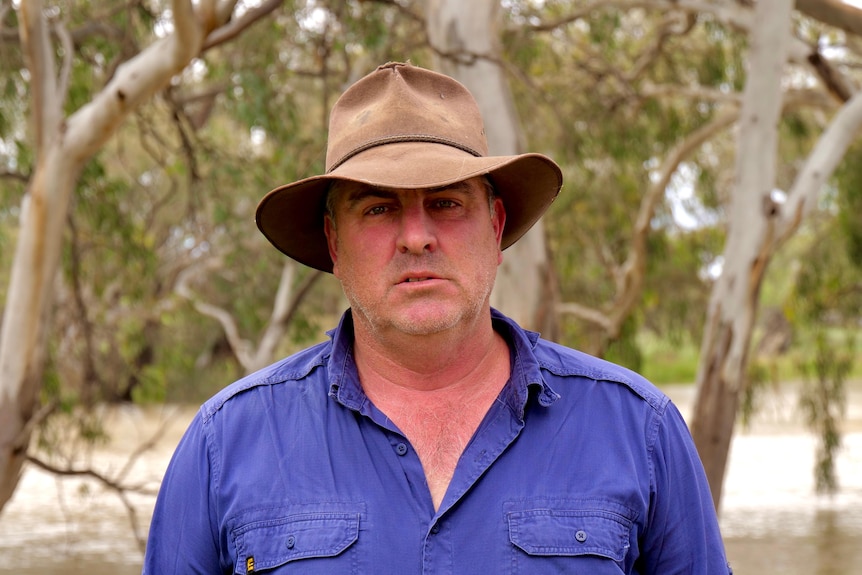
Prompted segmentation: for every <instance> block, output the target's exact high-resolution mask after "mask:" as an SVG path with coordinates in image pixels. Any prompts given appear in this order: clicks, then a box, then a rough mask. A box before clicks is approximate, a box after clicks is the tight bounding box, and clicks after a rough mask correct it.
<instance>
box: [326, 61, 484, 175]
mask: <svg viewBox="0 0 862 575" xmlns="http://www.w3.org/2000/svg"><path fill="white" fill-rule="evenodd" d="M399 142H430V143H437V144H444V145H448V146H452V147H455V148H458V149H460V150H463V151H465V152H468V153H470V154H472V155H473V156H487V155H488V142H487V139H486V138H485V129H484V126H483V124H482V115H481V113H480V111H479V106H478V104H477V103H476V100H475V99H474V98H473V96H472V94H470V92H469V91H468V90H467V89H466V88H465V87H464V86H463V85H461V84H460V83H459V82H457V81H456V80H453V79H452V78H450V77H448V76H444V75H443V74H438V73H436V72H432V71H430V70H425V69H423V68H418V67H416V66H413V65H411V64H403V63H397V62H390V63H388V64H384V65H382V66H380V67H378V68H377V70H375V71H374V72H372V73H371V74H369V75H368V76H366V77H364V78H362V79H361V80H358V81H357V82H356V83H355V84H353V85H352V86H351V87H350V88H348V89H347V91H345V92H344V94H343V95H342V96H341V97H340V98H339V99H338V101H336V103H335V105H334V106H333V108H332V112H331V114H330V120H329V141H328V145H327V150H326V172H327V173H329V172H331V171H332V170H334V169H335V168H337V167H338V166H340V165H341V164H343V163H344V162H345V161H347V160H348V159H350V158H351V157H353V156H355V155H357V154H359V153H360V152H363V151H365V150H367V149H369V148H374V147H376V146H381V145H385V144H392V143H399Z"/></svg>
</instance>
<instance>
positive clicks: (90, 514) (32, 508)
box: [0, 386, 862, 575]
mask: <svg viewBox="0 0 862 575" xmlns="http://www.w3.org/2000/svg"><path fill="white" fill-rule="evenodd" d="M665 390H666V391H667V392H668V394H669V395H671V397H672V398H673V399H674V401H675V402H676V403H677V405H679V406H680V409H681V410H682V412H683V414H684V415H686V416H688V414H689V412H690V407H691V402H692V400H693V389H692V388H691V387H690V386H670V387H667V388H665ZM848 399H849V401H848V412H847V420H846V423H845V426H844V445H843V448H842V450H841V451H840V454H839V457H838V476H839V480H840V483H841V490H840V492H839V493H838V494H836V495H834V496H832V497H824V496H818V495H816V494H815V492H814V491H815V490H814V479H813V475H812V471H811V470H812V466H813V462H814V450H815V439H814V438H813V437H812V436H811V435H810V434H809V433H808V432H807V431H806V430H805V429H804V428H803V427H802V426H801V424H800V423H799V416H798V414H797V413H796V412H795V405H796V399H795V396H794V393H793V389H792V388H789V389H787V390H785V391H784V393H782V394H780V395H776V396H774V397H771V398H770V399H769V400H767V402H766V404H765V406H764V408H763V409H762V410H761V412H760V413H759V415H758V417H757V418H756V420H755V422H754V424H753V426H752V427H751V428H750V429H748V430H740V431H739V432H738V433H737V434H736V436H735V438H734V442H733V446H732V450H731V456H730V463H729V468H728V475H727V479H726V482H725V487H724V500H723V502H722V508H721V526H722V533H723V535H724V538H725V543H726V546H727V551H728V557H729V559H730V561H731V564H732V566H733V568H734V573H735V575H761V574H763V575H770V574H773V573H774V574H782V575H797V574H798V575H802V574H805V575H856V574H862V386H854V388H853V389H852V391H851V393H850V394H849V398H848ZM193 413H194V409H189V408H149V409H141V408H137V407H132V408H120V409H114V410H111V411H110V412H109V413H108V414H107V416H106V417H107V421H108V422H109V426H110V430H111V434H112V438H113V439H112V442H111V443H110V444H108V445H106V446H104V447H102V448H100V449H98V450H97V451H96V452H94V453H93V454H92V461H93V464H94V465H95V466H96V467H98V468H99V469H101V470H103V471H105V472H106V473H107V474H112V473H116V472H117V471H118V470H119V469H121V468H122V467H123V466H124V464H125V463H126V458H127V453H128V451H129V449H130V447H129V446H134V445H137V444H139V443H141V442H142V441H144V440H146V439H148V438H150V437H151V436H152V434H153V433H154V432H155V430H156V429H158V428H159V427H160V426H161V425H163V424H164V423H165V422H168V426H167V429H166V433H165V435H164V436H163V438H162V439H161V440H160V441H159V442H158V443H157V444H156V446H155V447H154V448H153V449H151V450H149V451H147V452H146V453H145V454H144V455H143V456H142V457H140V458H139V459H138V460H137V462H136V463H135V465H134V467H133V468H132V470H131V473H130V475H129V481H131V482H135V483H140V484H144V485H147V486H150V487H153V488H155V487H156V486H157V485H158V480H159V477H160V476H161V474H162V473H163V471H164V468H165V466H166V465H167V461H168V459H169V458H170V455H171V453H172V451H173V449H174V447H175V445H176V443H177V441H178V440H179V437H180V435H181V434H182V432H183V430H184V429H185V426H186V425H187V423H188V421H189V420H190V419H191V417H192V415H193ZM129 499H130V503H131V505H132V506H133V508H134V510H135V513H136V515H137V519H138V521H137V524H138V525H139V528H140V529H141V530H142V532H144V533H146V527H147V523H148V519H149V516H150V514H151V512H152V505H153V498H152V497H148V496H139V495H133V496H130V498H129ZM141 558H142V553H141V550H140V548H139V546H138V544H137V542H136V539H135V536H134V532H133V530H132V527H131V521H130V518H129V514H128V512H127V510H126V507H125V506H124V505H123V504H122V503H121V502H120V500H119V498H118V497H116V495H114V494H112V493H110V492H107V491H105V490H104V489H103V488H102V487H100V486H99V485H98V484H96V483H94V482H93V481H91V480H86V479H80V478H72V479H69V478H66V479H58V478H56V477H54V476H52V475H49V474H47V473H45V472H42V471H40V470H38V469H35V468H33V467H28V468H27V469H26V470H25V472H24V475H23V477H22V479H21V483H20V485H19V488H18V489H17V491H16V492H15V495H14V497H13V498H12V500H11V501H10V502H9V503H8V504H7V505H6V508H5V509H4V510H3V512H2V514H0V574H6V573H9V574H12V573H15V574H16V575H35V574H39V575H61V574H62V575H84V574H86V575H107V574H109V573H110V574H112V575H131V574H137V573H140V569H141Z"/></svg>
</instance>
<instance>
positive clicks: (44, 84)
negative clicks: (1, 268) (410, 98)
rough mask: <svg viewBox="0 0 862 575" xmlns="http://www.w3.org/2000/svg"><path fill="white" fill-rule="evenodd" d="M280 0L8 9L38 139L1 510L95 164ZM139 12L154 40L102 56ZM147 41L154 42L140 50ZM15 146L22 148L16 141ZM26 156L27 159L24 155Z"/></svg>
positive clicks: (28, 174) (12, 287)
mask: <svg viewBox="0 0 862 575" xmlns="http://www.w3.org/2000/svg"><path fill="white" fill-rule="evenodd" d="M278 4H280V2H279V3H276V2H269V3H263V4H259V5H258V6H257V8H255V9H251V10H247V11H245V12H244V13H243V14H240V13H235V9H236V7H237V6H236V5H237V3H236V2H216V1H214V0H212V1H205V2H199V3H197V5H193V4H192V3H191V2H188V1H183V0H176V1H174V2H171V3H170V4H169V5H168V6H165V11H164V12H161V13H153V12H150V10H149V9H148V7H147V5H146V4H144V3H140V2H133V3H130V4H128V5H126V6H122V7H119V8H118V7H116V6H115V7H114V8H113V9H107V10H99V9H98V8H96V7H93V6H89V5H88V6H84V5H80V6H77V7H76V9H77V10H76V11H73V13H67V12H65V11H64V6H62V5H50V6H45V4H44V3H43V2H41V1H40V0H23V1H22V2H20V4H19V5H18V7H17V8H16V9H14V10H10V5H9V4H4V5H3V9H2V17H3V18H2V21H0V22H2V24H3V34H4V36H6V35H7V32H8V30H9V29H10V28H12V29H14V28H17V31H18V37H19V38H20V53H19V54H18V55H17V56H16V57H15V58H14V59H12V60H11V62H10V61H9V60H7V61H6V62H10V63H11V64H12V66H14V65H15V64H17V65H18V68H17V71H18V73H19V78H15V79H10V80H8V81H7V86H9V85H11V86H12V89H13V90H22V91H23V92H25V93H28V94H29V103H28V105H27V106H26V111H27V116H28V117H29V119H30V122H29V126H27V127H26V128H27V129H28V136H29V137H28V138H24V137H17V138H15V140H17V142H18V143H19V144H22V145H23V142H25V141H28V140H29V143H31V145H32V147H31V150H32V152H31V153H30V159H31V164H30V165H28V166H20V169H21V171H20V172H19V173H20V174H24V175H22V178H26V180H27V184H26V187H25V193H24V195H23V196H22V198H21V205H20V208H19V217H20V221H19V225H18V228H17V230H16V236H17V237H16V239H15V244H16V247H15V251H14V258H13V260H12V262H11V271H10V277H9V283H8V288H7V290H6V294H5V295H6V304H5V309H4V314H3V324H2V332H0V374H2V376H0V418H2V420H3V422H4V424H3V426H2V429H0V505H2V504H4V503H5V502H6V501H7V500H8V499H9V497H10V496H11V494H12V491H13V490H14V488H15V486H16V484H17V482H18V478H19V474H20V469H21V466H22V464H23V462H24V461H25V458H26V453H27V449H28V443H29V438H30V435H31V432H32V429H33V424H34V421H35V419H34V418H36V417H37V416H38V413H39V410H38V409H37V405H38V401H37V398H38V394H39V391H40V389H41V385H42V376H43V373H44V365H45V357H46V353H47V342H48V335H49V325H50V319H51V309H52V304H53V300H54V298H53V295H54V286H55V281H56V279H57V272H58V270H59V267H60V261H61V252H62V247H63V241H62V240H63V237H64V231H65V229H66V225H65V224H66V222H67V219H68V216H69V207H70V205H71V203H72V200H73V196H74V192H75V188H76V184H77V183H78V182H79V180H80V179H81V177H82V176H83V174H84V172H85V170H86V168H87V163H88V161H89V160H90V159H91V158H92V157H93V156H94V155H95V154H97V152H98V151H99V149H100V148H101V147H102V146H103V145H104V144H105V143H106V142H107V141H108V139H109V138H110V137H111V135H112V134H114V133H115V132H116V130H117V128H118V127H119V126H120V125H121V122H122V120H123V119H125V118H127V117H128V116H129V115H130V114H131V112H132V111H134V110H135V109H137V108H138V107H140V106H141V105H142V104H143V103H145V102H147V101H148V100H149V99H150V98H152V97H153V95H155V94H156V93H158V92H159V91H160V90H162V89H163V88H165V87H166V86H169V85H170V83H171V81H172V79H173V78H174V77H176V76H177V75H178V74H180V73H181V72H182V71H183V69H184V68H185V67H186V66H187V65H188V64H189V63H190V62H191V61H192V60H193V59H194V58H195V57H197V56H198V55H199V54H201V53H202V52H204V51H206V50H207V49H210V48H212V47H213V46H216V45H218V44H221V43H223V42H225V41H227V40H230V39H231V38H233V37H235V36H236V35H237V34H239V33H241V32H242V31H243V30H244V29H246V28H247V27H248V26H249V25H250V24H251V23H253V22H254V21H256V20H257V19H259V18H260V17H262V16H263V15H266V14H268V13H269V12H271V11H272V10H273V9H274V8H276V7H277V5H278ZM83 8H87V9H88V10H87V11H88V12H90V14H92V15H93V16H94V19H93V20H91V21H88V22H87V24H89V26H87V27H81V28H78V29H71V28H70V27H69V26H68V23H69V22H74V19H75V18H76V17H77V16H78V14H79V12H78V10H80V11H81V12H83V11H84V10H83ZM90 10H92V12H91V11H90ZM97 16H98V17H97ZM136 16H142V17H143V18H144V19H145V20H149V24H150V26H149V29H150V35H149V37H144V38H138V37H132V38H128V37H126V38H122V37H121V38H120V40H121V42H119V43H118V44H117V45H115V46H114V49H113V50H111V51H110V53H103V52H101V51H100V50H99V44H100V42H101V41H103V40H104V39H105V38H110V37H111V35H112V34H118V33H122V31H123V28H118V27H115V26H112V25H111V24H112V22H110V20H111V19H112V18H113V19H121V20H125V19H127V18H129V19H132V18H135V17H136ZM103 18H104V19H103ZM137 41H142V42H143V43H144V44H145V46H146V47H144V48H138V46H137V45H136V42H137ZM4 49H8V47H6V48H4ZM87 57H91V58H93V60H92V61H90V60H87V59H86V58H87ZM90 64H92V67H91V70H92V72H93V73H94V74H97V75H99V76H101V78H102V80H103V86H102V87H101V88H100V89H97V90H96V91H94V92H93V93H92V94H89V95H84V94H82V93H80V92H78V91H76V90H75V88H78V87H79V85H78V84H76V83H74V80H75V76H76V74H78V73H80V68H81V67H82V66H83V67H86V66H88V65H90ZM12 66H10V68H12ZM12 69H13V70H14V68H12ZM7 122H8V119H7ZM10 127H11V128H12V129H17V130H22V131H23V130H24V129H25V127H24V126H18V125H14V126H10ZM13 141H14V140H13ZM4 144H5V145H6V146H9V145H13V144H12V142H9V141H8V140H6V139H5V138H4ZM22 160H24V161H26V160H27V158H22V157H20V156H19V157H17V158H16V161H19V162H20V161H22ZM7 168H8V163H7Z"/></svg>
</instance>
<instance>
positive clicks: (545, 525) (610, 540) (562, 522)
mask: <svg viewBox="0 0 862 575" xmlns="http://www.w3.org/2000/svg"><path fill="white" fill-rule="evenodd" d="M508 520H509V539H510V540H511V542H512V544H514V545H516V546H518V547H519V548H520V549H521V550H523V551H524V552H526V553H528V554H530V555H599V556H602V557H608V558H610V559H613V560H614V561H622V560H623V558H624V557H625V554H626V550H627V549H628V548H629V531H630V529H631V525H632V522H631V520H630V519H628V518H627V517H624V516H622V515H620V514H618V513H613V512H610V511H604V510H601V509H578V510H566V509H530V510H525V511H512V512H510V513H508Z"/></svg>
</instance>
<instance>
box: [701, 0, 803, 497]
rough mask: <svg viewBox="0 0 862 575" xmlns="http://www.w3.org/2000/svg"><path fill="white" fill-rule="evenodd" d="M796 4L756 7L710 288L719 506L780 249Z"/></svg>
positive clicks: (710, 429)
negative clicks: (780, 148)
mask: <svg viewBox="0 0 862 575" xmlns="http://www.w3.org/2000/svg"><path fill="white" fill-rule="evenodd" d="M792 8H793V7H792V4H791V3H789V2H775V3H767V2H758V3H757V5H756V6H755V15H754V25H753V27H752V30H751V36H750V37H751V44H750V48H749V58H748V62H749V67H748V72H747V80H746V85H745V91H744V94H743V102H742V110H741V113H740V124H739V134H738V140H737V142H738V143H737V151H736V181H735V186H734V189H733V190H732V191H731V196H730V200H729V205H728V230H727V239H726V241H725V248H724V267H723V270H722V273H721V276H720V277H719V278H718V279H717V280H716V283H715V285H714V286H713V290H712V295H711V297H710V302H709V308H708V311H707V321H706V327H705V331H704V336H703V341H702V344H701V357H700V366H699V368H698V375H697V385H698V393H697V398H696V401H695V408H694V415H693V421H692V434H693V435H694V439H695V443H696V444H697V447H698V451H699V453H700V457H701V459H702V461H703V464H704V468H705V470H706V474H707V478H708V479H709V483H710V487H711V488H712V495H713V501H714V503H715V504H716V508H717V507H718V504H719V502H720V500H721V489H722V483H723V481H724V475H725V469H726V467H727V458H728V455H729V450H730V442H731V438H732V436H733V427H734V423H735V421H736V411H737V406H738V403H739V394H740V391H741V390H742V387H743V385H744V382H745V373H746V369H747V365H748V349H749V346H750V343H751V333H752V329H753V326H754V320H755V315H756V312H757V303H758V297H759V293H760V286H761V283H762V280H763V276H764V272H765V270H766V266H767V264H768V263H769V260H770V258H771V256H772V254H773V253H774V250H775V248H776V244H775V239H776V236H775V232H776V222H777V221H778V219H779V218H778V216H779V215H780V211H778V210H776V209H775V206H776V204H775V201H774V200H773V197H772V191H773V188H774V186H775V173H776V161H777V156H776V153H777V142H778V123H779V120H780V116H781V108H782V85H781V79H782V73H783V70H784V65H785V62H786V60H787V48H788V45H789V42H790V33H791V29H792V21H791V12H792Z"/></svg>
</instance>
